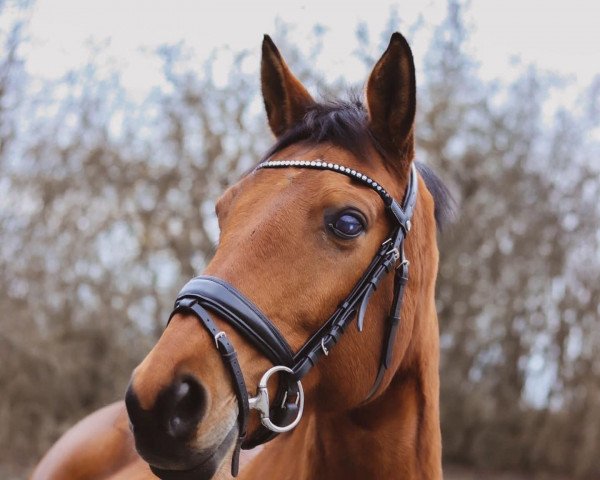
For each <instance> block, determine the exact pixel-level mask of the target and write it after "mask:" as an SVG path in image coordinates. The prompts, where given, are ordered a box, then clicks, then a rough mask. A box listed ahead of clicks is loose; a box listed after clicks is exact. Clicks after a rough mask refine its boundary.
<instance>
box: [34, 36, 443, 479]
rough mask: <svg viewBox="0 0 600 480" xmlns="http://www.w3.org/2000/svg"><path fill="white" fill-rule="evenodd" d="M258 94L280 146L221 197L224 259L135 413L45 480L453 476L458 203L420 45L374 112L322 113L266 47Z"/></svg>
mask: <svg viewBox="0 0 600 480" xmlns="http://www.w3.org/2000/svg"><path fill="white" fill-rule="evenodd" d="M261 85H262V94H263V98H264V104H265V107H266V112H267V118H268V123H269V126H270V128H271V130H272V132H273V133H274V135H275V137H276V141H275V145H274V146H273V147H272V148H271V149H270V150H269V152H268V153H267V154H266V156H265V158H264V159H263V161H261V163H260V164H259V165H258V166H257V167H256V168H254V169H253V170H252V171H251V172H249V173H247V174H246V175H245V176H244V177H243V178H242V179H241V180H240V181H239V182H238V183H236V184H235V185H233V186H232V187H230V188H229V189H228V190H227V191H226V192H225V193H224V194H223V195H222V196H221V198H220V199H219V200H218V202H217V204H216V213H217V217H218V222H219V228H220V239H219V243H218V247H217V250H216V253H215V255H214V257H213V259H212V260H211V261H210V263H209V264H208V266H207V267H206V269H205V271H204V274H203V275H202V276H200V277H197V278H195V279H193V280H191V281H190V282H189V283H188V284H187V285H186V286H185V287H184V289H183V290H182V292H180V294H179V296H178V298H177V302H176V304H175V308H174V310H173V313H172V315H171V318H170V320H169V323H168V326H167V328H166V329H165V331H164V333H163V335H162V336H161V338H160V339H159V341H158V342H157V344H156V345H155V347H154V348H153V349H152V350H151V352H150V353H149V354H148V356H147V357H146V358H145V359H144V360H143V361H142V362H141V364H140V365H139V366H138V367H137V368H136V369H135V371H134V372H133V375H132V378H131V382H130V385H129V388H128V391H127V394H126V400H125V402H119V403H116V404H113V405H111V406H109V407H106V408H105V409H103V410H100V411H98V412H96V413H94V414H92V415H91V416H89V417H88V418H86V419H84V420H83V421H82V422H80V423H79V424H78V425H76V426H75V427H73V428H72V429H71V430H70V431H68V432H67V433H66V434H65V435H64V436H63V437H62V438H61V439H60V440H59V441H58V442H57V443H56V444H55V445H54V446H53V448H52V449H51V450H50V451H49V452H48V453H47V454H46V456H45V457H44V458H43V459H42V461H41V462H40V464H39V465H38V467H37V468H36V470H35V471H34V473H33V476H32V478H33V479H34V480H40V479H45V480H47V479H91V478H93V479H129V480H131V479H134V480H135V479H151V478H156V477H157V476H158V477H159V478H162V479H169V480H170V479H174V480H187V479H199V480H202V479H210V478H215V479H225V478H231V476H232V475H237V476H238V478H239V479H241V480H251V479H278V480H308V479H315V478H317V479H332V480H336V479H345V480H352V479H361V480H362V479H391V478H394V479H431V480H435V479H440V478H441V476H442V469H441V439H440V422H439V373H438V364H439V354H438V349H439V345H438V343H439V333H438V322H437V314H436V309H435V303H434V291H435V280H436V275H437V267H438V249H437V243H436V232H437V227H436V220H439V217H440V215H441V213H443V211H444V208H445V207H444V202H445V199H444V194H443V192H444V190H443V186H442V185H441V183H440V182H439V180H438V179H437V177H435V175H434V174H433V173H432V172H431V171H430V170H428V169H427V168H425V167H424V166H422V165H421V166H419V168H418V169H417V168H415V161H414V155H415V153H414V134H413V130H414V120H415V109H416V82H415V67H414V62H413V57H412V53H411V50H410V47H409V45H408V43H407V41H406V40H405V39H404V37H403V36H402V35H401V34H399V33H395V34H394V35H392V37H391V40H390V43H389V46H388V48H387V50H386V51H385V52H384V53H383V55H382V57H381V58H380V59H379V61H378V62H377V64H376V65H375V67H374V68H373V70H372V72H371V74H370V76H369V79H368V82H367V85H366V102H365V103H366V105H363V103H361V102H360V101H358V100H355V101H351V102H330V103H318V102H316V101H315V100H314V99H313V98H312V96H311V95H310V94H309V93H308V91H307V90H306V88H305V87H304V86H303V85H302V84H301V83H300V81H299V80H298V79H297V78H296V77H295V76H294V75H293V74H292V72H291V71H290V69H289V68H288V66H287V64H286V63H285V61H284V60H283V58H282V56H281V54H280V53H279V51H278V49H277V47H276V46H275V44H274V43H273V42H272V40H271V39H270V38H269V37H268V36H265V38H264V41H263V46H262V62H261ZM440 192H442V193H441V194H440ZM409 260H410V263H409ZM409 265H410V276H409V275H408V268H409ZM332 312H333V313H332ZM355 326H356V328H355ZM265 372H266V373H265ZM269 377H270V378H271V381H270V382H269V381H268V379H269ZM254 385H258V388H257V389H256V395H255V396H254V394H253V392H254V389H253V388H252V386H254ZM253 410H256V411H257V412H256V414H255V412H254V411H253ZM279 434H280V435H279ZM267 442H268V443H267ZM260 444H264V445H263V446H262V447H261V448H260V449H259V450H258V453H255V454H254V455H253V456H252V457H251V458H250V459H249V460H246V461H244V458H242V468H241V469H240V470H239V472H238V468H239V465H238V456H239V450H240V447H241V448H252V447H254V446H256V445H260Z"/></svg>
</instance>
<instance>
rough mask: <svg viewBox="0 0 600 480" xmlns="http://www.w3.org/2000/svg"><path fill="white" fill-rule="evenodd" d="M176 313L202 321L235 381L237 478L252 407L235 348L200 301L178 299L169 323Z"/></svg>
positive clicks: (234, 465) (234, 462)
mask: <svg viewBox="0 0 600 480" xmlns="http://www.w3.org/2000/svg"><path fill="white" fill-rule="evenodd" d="M176 313H193V314H194V315H195V316H196V317H197V318H198V320H200V323H201V324H202V325H203V326H204V328H206V330H208V333H209V334H210V335H212V337H213V339H214V340H215V345H216V347H217V350H218V351H219V353H220V354H221V358H222V360H223V363H224V364H225V366H226V368H227V370H228V371H229V374H230V376H231V379H232V380H233V389H234V391H235V396H236V397H237V401H238V438H237V441H236V444H235V449H234V451H233V458H232V461H231V475H233V476H234V477H236V476H237V474H238V471H239V466H240V449H241V446H242V442H243V441H244V439H245V438H246V426H247V425H248V414H249V412H250V407H249V405H248V392H247V391H246V382H244V375H243V373H242V369H241V368H240V363H239V362H238V359H237V354H236V353H235V348H234V347H233V345H232V344H231V342H230V341H229V339H228V338H227V335H226V334H225V332H223V331H222V330H219V328H218V327H217V325H216V324H215V322H213V321H212V319H211V318H210V316H209V314H208V312H207V311H206V310H205V309H204V308H202V307H201V306H200V305H199V304H198V301H197V300H196V299H195V298H194V297H192V296H188V297H184V298H181V299H178V300H177V303H176V304H175V308H174V309H173V312H172V313H171V316H170V317H169V321H170V320H171V318H173V315H175V314H176Z"/></svg>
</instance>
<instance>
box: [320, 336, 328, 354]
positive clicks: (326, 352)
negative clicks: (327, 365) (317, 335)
mask: <svg viewBox="0 0 600 480" xmlns="http://www.w3.org/2000/svg"><path fill="white" fill-rule="evenodd" d="M321 350H323V353H324V354H325V356H328V355H329V350H328V349H327V347H326V346H325V337H323V338H322V339H321Z"/></svg>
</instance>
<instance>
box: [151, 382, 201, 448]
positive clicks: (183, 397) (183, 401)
mask: <svg viewBox="0 0 600 480" xmlns="http://www.w3.org/2000/svg"><path fill="white" fill-rule="evenodd" d="M165 394H166V395H165V399H164V400H165V402H164V407H165V410H164V412H165V414H166V416H165V420H166V427H167V432H168V434H169V435H170V436H172V437H174V438H184V437H188V436H189V435H191V434H192V433H193V432H194V430H195V429H196V426H197V425H198V422H199V421H200V419H201V418H202V417H203V416H204V411H205V409H206V393H205V391H204V389H203V388H202V386H201V385H200V383H198V381H197V380H196V379H194V378H193V377H184V378H182V379H181V380H178V381H176V382H175V383H174V384H173V385H172V386H171V387H170V388H169V389H168V391H167V392H165ZM161 403H162V402H161Z"/></svg>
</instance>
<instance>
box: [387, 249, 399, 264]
mask: <svg viewBox="0 0 600 480" xmlns="http://www.w3.org/2000/svg"><path fill="white" fill-rule="evenodd" d="M387 254H388V255H391V256H392V261H393V262H394V263H396V262H397V261H398V259H399V258H400V250H398V248H396V247H394V248H392V249H391V250H388V252H387Z"/></svg>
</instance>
